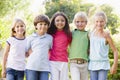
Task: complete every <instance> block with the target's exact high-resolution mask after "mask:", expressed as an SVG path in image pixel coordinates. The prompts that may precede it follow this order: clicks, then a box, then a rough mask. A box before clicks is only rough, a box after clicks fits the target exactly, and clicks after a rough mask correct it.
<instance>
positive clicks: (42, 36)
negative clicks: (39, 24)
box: [32, 32, 47, 38]
mask: <svg viewBox="0 0 120 80" xmlns="http://www.w3.org/2000/svg"><path fill="white" fill-rule="evenodd" d="M32 36H33V37H40V38H44V37H46V36H47V34H46V33H45V34H44V35H41V36H40V35H38V34H37V33H36V32H34V33H33V34H32Z"/></svg>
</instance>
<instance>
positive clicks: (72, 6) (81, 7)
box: [0, 0, 120, 80]
mask: <svg viewBox="0 0 120 80" xmlns="http://www.w3.org/2000/svg"><path fill="white" fill-rule="evenodd" d="M119 6H120V1H119V0H0V62H1V60H2V53H3V50H4V46H5V42H6V39H7V38H8V37H9V36H10V29H11V25H12V21H13V20H14V19H15V18H21V19H23V20H24V22H25V24H26V29H27V34H26V35H27V36H28V35H30V34H31V33H32V32H33V31H34V25H33V19H34V17H35V16H36V15H38V14H46V15H48V16H49V17H50V18H51V16H52V15H53V14H54V13H55V12H57V11H62V12H64V13H65V14H67V16H68V19H69V23H70V29H71V31H72V30H73V29H74V28H75V27H74V25H73V23H72V20H73V17H74V15H75V13H76V12H78V11H84V12H86V13H87V15H88V17H89V21H90V22H88V26H87V27H86V30H90V29H91V28H92V26H93V25H92V16H93V14H94V13H95V12H96V11H101V10H102V11H104V12H105V13H106V15H107V17H108V23H107V25H106V30H108V31H109V32H110V33H111V35H112V39H113V40H114V42H115V45H116V47H117V49H118V51H119V53H120V16H119V15H120V8H119ZM109 57H110V62H111V64H112V62H113V52H112V51H111V49H110V51H109ZM119 59H120V54H119ZM0 71H1V67H0ZM68 74H69V77H70V73H68ZM108 80H120V60H119V65H118V72H117V73H116V74H114V75H110V74H108Z"/></svg>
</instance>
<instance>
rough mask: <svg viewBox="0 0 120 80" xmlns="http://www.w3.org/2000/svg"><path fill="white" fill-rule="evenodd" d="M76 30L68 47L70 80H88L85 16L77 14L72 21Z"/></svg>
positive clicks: (87, 40) (81, 13) (82, 13)
mask: <svg viewBox="0 0 120 80" xmlns="http://www.w3.org/2000/svg"><path fill="white" fill-rule="evenodd" d="M73 22H74V24H75V26H76V27H77V29H75V30H74V31H73V32H72V42H71V45H70V47H69V59H70V73H71V78H72V80H88V49H89V38H88V31H86V30H85V27H86V25H87V15H86V13H84V12H78V13H76V14H75V16H74V20H73Z"/></svg>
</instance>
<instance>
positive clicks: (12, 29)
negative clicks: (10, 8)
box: [11, 18, 26, 37]
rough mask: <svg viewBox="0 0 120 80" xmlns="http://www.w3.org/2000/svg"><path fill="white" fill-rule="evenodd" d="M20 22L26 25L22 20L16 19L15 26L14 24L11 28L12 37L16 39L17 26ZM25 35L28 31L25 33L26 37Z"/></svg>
mask: <svg viewBox="0 0 120 80" xmlns="http://www.w3.org/2000/svg"><path fill="white" fill-rule="evenodd" d="M18 22H21V23H23V24H24V25H25V23H24V22H23V21H22V20H21V19H18V18H17V19H15V20H14V22H13V24H12V28H11V36H12V37H15V35H16V32H15V27H16V24H17V23H18ZM25 33H26V31H25V32H24V33H23V36H25Z"/></svg>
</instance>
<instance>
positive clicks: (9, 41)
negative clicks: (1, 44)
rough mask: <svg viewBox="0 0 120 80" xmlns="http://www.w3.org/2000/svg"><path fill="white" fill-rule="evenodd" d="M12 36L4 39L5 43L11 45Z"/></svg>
mask: <svg viewBox="0 0 120 80" xmlns="http://www.w3.org/2000/svg"><path fill="white" fill-rule="evenodd" d="M12 41H13V40H12V37H9V38H8V39H7V40H6V43H8V44H9V45H11V44H12Z"/></svg>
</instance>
